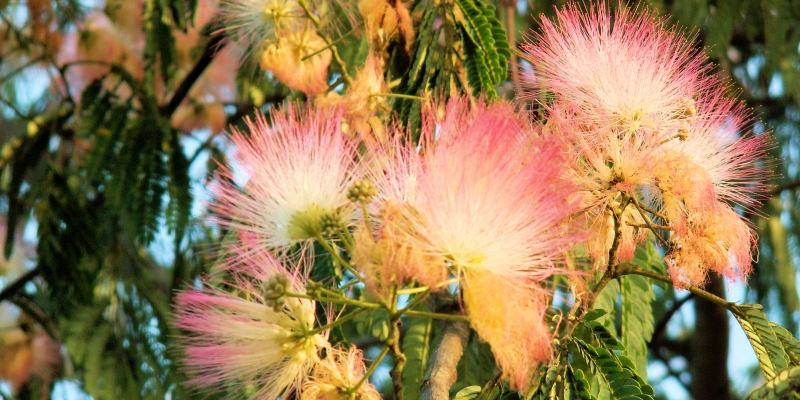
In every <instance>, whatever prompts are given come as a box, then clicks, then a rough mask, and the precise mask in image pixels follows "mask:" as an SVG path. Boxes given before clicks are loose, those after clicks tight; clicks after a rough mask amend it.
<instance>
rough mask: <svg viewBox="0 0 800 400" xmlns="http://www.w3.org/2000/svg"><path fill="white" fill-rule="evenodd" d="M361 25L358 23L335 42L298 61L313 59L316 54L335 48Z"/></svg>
mask: <svg viewBox="0 0 800 400" xmlns="http://www.w3.org/2000/svg"><path fill="white" fill-rule="evenodd" d="M362 23H363V22H362ZM362 23H359V24H358V25H356V26H354V27H353V29H351V30H350V31H349V32H347V33H345V34H344V35H342V36H341V37H339V38H338V39H336V40H334V41H332V42H330V43H328V45H327V46H325V47H323V48H321V49H319V50H317V51H315V52H313V53H311V54H309V55H307V56H305V57H303V58H301V59H300V61H305V60H308V59H309V58H311V57H314V56H315V55H317V54H319V53H322V52H323V51H325V50H328V49H330V48H331V47H333V46H335V45H337V44H339V43H341V42H342V41H343V40H345V39H347V37H348V36H350V35H352V34H353V32H355V31H356V29H358V28H359V27H361V24H362Z"/></svg>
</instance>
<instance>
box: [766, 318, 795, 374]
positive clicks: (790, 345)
mask: <svg viewBox="0 0 800 400" xmlns="http://www.w3.org/2000/svg"><path fill="white" fill-rule="evenodd" d="M769 326H770V327H771V328H772V330H773V331H774V332H775V335H776V336H777V337H778V340H780V341H781V344H782V345H783V350H784V351H786V355H787V356H788V357H789V360H790V361H791V363H792V365H794V366H800V342H798V340H797V339H796V338H795V337H794V336H793V335H792V334H791V333H790V332H789V331H788V330H786V328H784V327H782V326H780V325H778V324H776V323H774V322H770V323H769Z"/></svg>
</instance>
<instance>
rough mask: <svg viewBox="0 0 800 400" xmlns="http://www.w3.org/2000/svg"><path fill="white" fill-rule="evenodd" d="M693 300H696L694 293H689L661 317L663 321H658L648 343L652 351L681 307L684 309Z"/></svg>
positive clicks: (674, 303)
mask: <svg viewBox="0 0 800 400" xmlns="http://www.w3.org/2000/svg"><path fill="white" fill-rule="evenodd" d="M692 298H694V293H689V294H688V295H687V296H685V297H684V298H682V299H680V300H677V301H675V302H673V303H672V306H671V307H670V308H669V310H667V312H665V313H664V315H662V316H661V319H659V320H658V323H657V324H656V325H655V328H653V335H652V336H651V337H650V341H649V342H648V343H647V348H649V349H651V350H652V349H653V348H655V345H656V344H657V343H658V342H659V341H660V340H661V336H662V335H663V334H664V331H666V329H667V324H668V323H669V321H670V320H671V319H672V317H673V316H674V315H675V313H677V312H678V310H680V309H681V307H683V305H684V304H686V303H687V302H688V301H689V300H691V299H692Z"/></svg>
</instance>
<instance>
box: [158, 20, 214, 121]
mask: <svg viewBox="0 0 800 400" xmlns="http://www.w3.org/2000/svg"><path fill="white" fill-rule="evenodd" d="M225 39H227V36H226V35H225V34H224V33H221V32H218V33H215V34H214V35H213V36H211V39H209V41H208V43H206V47H205V49H203V54H201V55H200V58H199V59H197V63H196V64H195V65H194V67H193V68H192V70H191V71H189V73H188V74H187V75H186V78H184V79H183V82H181V84H180V85H179V86H178V88H177V89H175V94H173V95H172V98H171V99H170V100H169V102H168V103H167V105H166V106H164V108H162V110H161V113H162V114H163V115H164V116H166V117H170V116H171V115H172V113H174V112H175V110H177V109H178V106H180V105H181V102H183V99H185V98H186V96H187V95H188V94H189V90H191V89H192V86H193V85H194V83H195V82H197V80H198V79H199V78H200V75H202V74H203V71H205V70H206V68H208V66H209V65H210V64H211V61H213V60H214V56H215V55H216V54H217V52H219V51H220V50H221V49H222V48H223V47H225V44H226V43H227V41H226V40H225Z"/></svg>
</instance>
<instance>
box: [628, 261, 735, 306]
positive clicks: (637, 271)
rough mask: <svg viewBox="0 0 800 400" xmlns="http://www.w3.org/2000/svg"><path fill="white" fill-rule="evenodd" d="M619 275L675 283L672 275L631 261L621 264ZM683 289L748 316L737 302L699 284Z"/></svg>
mask: <svg viewBox="0 0 800 400" xmlns="http://www.w3.org/2000/svg"><path fill="white" fill-rule="evenodd" d="M618 275H619V276H623V275H641V276H645V277H648V278H650V279H655V280H657V281H661V282H664V283H669V284H670V285H672V284H674V283H673V281H672V278H670V277H668V276H666V275H662V274H659V273H658V272H655V271H650V270H646V269H644V268H641V267H638V266H636V265H633V264H630V263H624V264H622V265H620V268H619V271H618ZM683 289H686V290H688V291H689V292H690V293H692V294H694V295H695V296H697V297H700V298H703V299H706V300H708V301H710V302H712V303H714V304H716V305H718V306H720V307H722V308H725V309H727V310H729V311H730V312H732V313H734V314H736V315H737V316H738V317H741V318H747V316H746V315H745V313H744V312H742V310H740V309H739V307H737V306H736V303H732V302H730V301H727V300H725V299H723V298H721V297H719V296H717V295H715V294H712V293H709V292H707V291H705V290H703V289H700V288H699V287H697V286H693V285H686V286H684V287H683Z"/></svg>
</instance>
